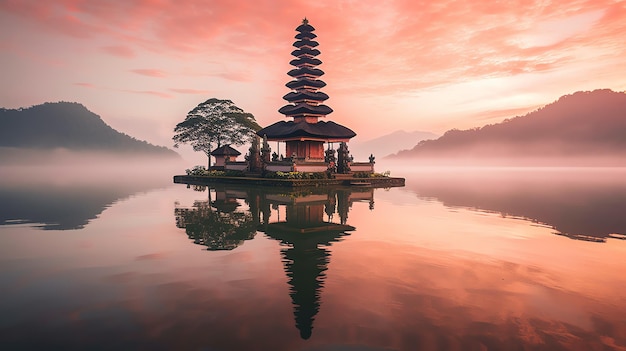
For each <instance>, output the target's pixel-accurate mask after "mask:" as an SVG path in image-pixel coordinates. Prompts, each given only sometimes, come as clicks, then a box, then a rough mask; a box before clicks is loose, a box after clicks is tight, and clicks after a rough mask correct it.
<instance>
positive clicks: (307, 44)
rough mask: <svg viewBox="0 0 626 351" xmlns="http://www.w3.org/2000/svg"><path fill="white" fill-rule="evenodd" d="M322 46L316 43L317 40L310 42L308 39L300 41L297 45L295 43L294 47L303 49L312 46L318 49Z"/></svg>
mask: <svg viewBox="0 0 626 351" xmlns="http://www.w3.org/2000/svg"><path fill="white" fill-rule="evenodd" d="M318 45H320V44H319V43H318V42H316V41H315V40H308V39H303V40H298V41H296V42H295V43H293V46H295V47H297V48H301V47H303V46H310V47H312V48H314V47H316V46H318Z"/></svg>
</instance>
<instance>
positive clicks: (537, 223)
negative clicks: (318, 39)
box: [0, 155, 626, 350]
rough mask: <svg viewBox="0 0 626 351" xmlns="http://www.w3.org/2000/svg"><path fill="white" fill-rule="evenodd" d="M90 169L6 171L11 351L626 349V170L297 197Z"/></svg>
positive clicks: (140, 167)
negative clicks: (625, 260)
mask: <svg viewBox="0 0 626 351" xmlns="http://www.w3.org/2000/svg"><path fill="white" fill-rule="evenodd" d="M86 156H87V157H84V158H77V157H76V155H72V156H71V157H68V158H66V159H56V160H55V161H54V162H48V164H43V162H42V163H37V164H26V163H21V164H16V163H13V164H12V165H10V166H6V165H5V164H3V165H2V172H3V179H2V180H1V181H0V213H2V216H1V219H2V221H0V223H1V224H2V225H0V284H2V286H4V287H5V289H4V290H3V292H2V297H3V298H2V299H0V316H1V317H0V346H3V348H4V347H7V348H8V349H27V350H28V349H32V350H37V349H45V348H59V349H70V350H71V349H112V348H114V349H124V348H140V349H154V350H161V349H163V350H165V349H203V348H204V349H220V350H241V349H272V350H317V349H319V350H325V349H365V350H414V349H416V348H417V349H420V350H466V349H489V350H510V349H526V350H606V349H608V350H613V349H615V350H619V349H620V348H623V347H626V338H624V334H623V333H622V332H621V331H622V330H624V328H625V327H626V325H624V319H623V316H624V315H625V314H626V299H625V298H624V297H623V291H625V289H626V278H624V274H623V269H624V264H623V263H622V262H623V257H624V255H626V240H622V239H623V238H624V235H625V234H626V220H625V219H624V216H623V209H624V208H626V169H625V168H600V167H533V168H531V167H449V166H448V167H424V166H418V165H407V164H406V163H404V162H400V163H395V162H387V161H386V160H381V161H377V163H376V171H377V172H381V173H382V172H384V171H387V170H389V171H391V175H392V176H398V177H406V186H405V187H403V188H391V189H370V188H358V189H357V188H341V189H330V190H329V189H322V188H320V189H307V190H302V189H299V190H295V191H289V190H288V189H274V188H255V187H245V186H239V187H233V186H228V185H224V184H213V185H209V186H207V187H203V186H195V187H194V186H191V187H187V186H186V185H184V184H172V176H173V175H175V174H184V169H185V168H191V165H188V164H182V165H181V164H180V163H167V162H165V161H163V160H159V159H150V160H147V159H146V160H143V161H145V162H139V160H133V162H122V161H120V160H119V159H116V158H105V157H97V156H94V155H86ZM77 160H78V161H79V162H76V161H77ZM5 174H6V175H7V176H6V177H5V176H4V175H5ZM277 190H278V191H277ZM572 239H573V240H572Z"/></svg>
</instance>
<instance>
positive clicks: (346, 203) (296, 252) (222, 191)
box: [175, 184, 374, 339]
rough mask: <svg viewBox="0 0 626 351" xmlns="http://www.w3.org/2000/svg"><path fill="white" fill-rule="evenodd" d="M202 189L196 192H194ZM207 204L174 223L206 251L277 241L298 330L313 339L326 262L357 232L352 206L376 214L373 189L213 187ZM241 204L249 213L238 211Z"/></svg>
mask: <svg viewBox="0 0 626 351" xmlns="http://www.w3.org/2000/svg"><path fill="white" fill-rule="evenodd" d="M196 190H200V189H196ZM208 193H209V195H208V199H207V200H206V201H196V202H195V203H194V205H193V207H192V208H178V207H177V208H176V209H175V214H176V222H177V226H178V227H179V228H184V229H185V231H186V233H187V235H188V236H189V237H190V238H191V239H192V240H194V243H196V244H199V245H205V246H207V247H208V249H209V250H232V249H234V248H236V247H238V246H239V245H242V244H243V243H244V242H245V240H249V239H252V238H253V237H254V234H255V233H256V231H257V230H258V231H260V232H263V233H265V235H267V237H269V238H271V239H274V240H277V241H279V242H280V245H281V247H282V248H281V251H280V253H281V259H282V262H283V268H284V270H285V273H286V275H287V277H288V284H289V286H290V296H291V301H292V303H293V306H294V318H295V324H296V328H297V329H298V330H299V332H300V336H301V337H302V338H303V339H308V338H310V337H311V334H312V331H313V321H314V320H315V316H316V315H317V313H318V312H319V309H320V294H321V291H322V288H323V286H324V281H325V279H326V270H327V269H328V263H329V262H330V256H331V251H330V250H329V246H330V245H332V244H333V243H336V242H338V241H341V240H342V238H343V237H345V236H347V235H350V233H349V232H352V231H354V230H355V229H356V228H355V227H353V226H350V225H349V224H347V221H348V212H349V211H350V208H351V207H352V205H353V203H355V202H366V203H368V204H369V205H368V206H369V209H370V210H372V209H374V189H372V188H360V189H354V188H336V189H325V190H320V189H314V190H303V191H289V190H284V192H283V193H276V192H271V190H268V189H266V188H254V187H229V186H227V185H224V184H216V185H214V186H212V187H211V189H209V191H208ZM240 201H244V202H245V203H246V204H247V205H248V210H247V211H243V210H239V208H240V207H243V206H241V205H240Z"/></svg>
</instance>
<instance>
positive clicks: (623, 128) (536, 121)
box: [392, 89, 626, 159]
mask: <svg viewBox="0 0 626 351" xmlns="http://www.w3.org/2000/svg"><path fill="white" fill-rule="evenodd" d="M578 156H580V157H588V158H593V157H604V156H606V157H610V156H626V94H625V93H623V92H614V91H611V90H608V89H605V90H594V91H591V92H577V93H574V94H571V95H565V96H562V97H561V98H560V99H559V100H557V101H555V102H553V103H551V104H549V105H546V106H544V107H543V108H540V109H538V110H536V111H533V112H531V113H528V114H527V115H524V116H520V117H515V118H511V119H508V120H505V121H504V122H502V123H498V124H491V125H486V126H484V127H481V128H475V129H470V130H456V129H453V130H450V131H448V132H446V133H445V134H444V135H443V136H441V137H440V138H438V139H436V140H425V141H422V142H420V143H418V144H417V145H416V146H415V147H414V148H413V149H411V150H404V151H401V152H399V153H398V154H396V155H394V156H392V157H393V158H444V157H450V158H456V157H463V158H474V159H481V158H510V157H513V158H515V157H536V158H542V157H568V158H572V157H578Z"/></svg>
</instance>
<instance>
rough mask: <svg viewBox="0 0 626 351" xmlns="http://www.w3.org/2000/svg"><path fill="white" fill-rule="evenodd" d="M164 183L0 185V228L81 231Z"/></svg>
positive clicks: (114, 181)
mask: <svg viewBox="0 0 626 351" xmlns="http://www.w3.org/2000/svg"><path fill="white" fill-rule="evenodd" d="M86 178H89V177H86ZM166 184H167V183H165V181H163V180H158V179H157V180H155V179H142V180H141V181H129V180H128V179H127V178H124V179H110V180H109V181H102V180H97V181H96V180H94V181H91V182H90V181H88V180H85V181H81V182H74V181H67V182H63V183H59V182H56V183H55V182H54V181H47V180H46V179H43V180H40V181H38V182H35V181H33V182H29V183H27V184H26V183H21V182H14V181H9V182H7V183H0V225H10V224H32V225H34V226H35V227H38V228H41V229H43V230H72V229H82V228H84V227H85V226H86V225H87V224H88V223H89V222H90V221H91V220H93V219H95V218H97V217H98V216H99V215H100V213H102V211H104V210H105V209H106V208H108V207H109V206H111V205H112V204H114V203H115V202H117V201H119V200H120V199H124V198H127V197H130V196H132V195H133V194H137V193H140V192H144V191H148V190H151V189H155V188H158V187H162V186H164V185H166Z"/></svg>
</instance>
